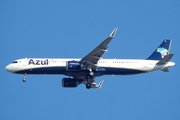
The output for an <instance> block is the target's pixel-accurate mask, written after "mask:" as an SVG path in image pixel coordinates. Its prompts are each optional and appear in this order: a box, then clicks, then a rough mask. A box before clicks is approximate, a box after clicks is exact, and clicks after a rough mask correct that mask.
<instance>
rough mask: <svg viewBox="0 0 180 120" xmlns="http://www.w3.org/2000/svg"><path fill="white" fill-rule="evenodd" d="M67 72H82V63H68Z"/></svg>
mask: <svg viewBox="0 0 180 120" xmlns="http://www.w3.org/2000/svg"><path fill="white" fill-rule="evenodd" d="M66 70H68V71H80V70H81V63H80V62H78V61H67V63H66Z"/></svg>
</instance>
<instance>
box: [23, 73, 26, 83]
mask: <svg viewBox="0 0 180 120" xmlns="http://www.w3.org/2000/svg"><path fill="white" fill-rule="evenodd" d="M26 75H27V74H26V73H24V78H23V82H26Z"/></svg>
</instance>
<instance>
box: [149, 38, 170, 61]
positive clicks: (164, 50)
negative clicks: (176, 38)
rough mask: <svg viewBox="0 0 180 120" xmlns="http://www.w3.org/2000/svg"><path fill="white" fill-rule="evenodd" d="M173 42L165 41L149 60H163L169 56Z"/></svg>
mask: <svg viewBox="0 0 180 120" xmlns="http://www.w3.org/2000/svg"><path fill="white" fill-rule="evenodd" d="M171 42H172V40H164V41H163V42H162V43H161V44H160V46H159V47H158V48H157V49H156V50H155V51H154V52H153V53H152V55H150V56H149V57H148V58H147V60H161V59H163V58H164V57H165V56H167V55H169V51H170V46H171Z"/></svg>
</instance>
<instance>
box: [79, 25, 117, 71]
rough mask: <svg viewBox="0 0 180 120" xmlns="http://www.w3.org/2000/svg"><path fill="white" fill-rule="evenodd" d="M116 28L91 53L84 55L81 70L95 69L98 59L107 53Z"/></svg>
mask: <svg viewBox="0 0 180 120" xmlns="http://www.w3.org/2000/svg"><path fill="white" fill-rule="evenodd" d="M116 31H117V28H115V29H114V30H113V32H112V33H111V34H110V36H109V37H108V38H107V39H106V40H104V41H103V42H102V43H101V44H99V45H98V46H97V47H96V48H95V49H94V50H93V51H91V52H90V53H89V54H88V55H86V56H85V57H84V58H83V59H81V63H82V69H86V68H88V67H90V69H93V70H95V69H96V68H97V63H98V61H99V59H100V58H101V57H102V56H103V54H104V53H105V52H107V48H108V47H107V45H108V44H109V42H110V41H111V40H112V38H113V37H114V35H115V33H116Z"/></svg>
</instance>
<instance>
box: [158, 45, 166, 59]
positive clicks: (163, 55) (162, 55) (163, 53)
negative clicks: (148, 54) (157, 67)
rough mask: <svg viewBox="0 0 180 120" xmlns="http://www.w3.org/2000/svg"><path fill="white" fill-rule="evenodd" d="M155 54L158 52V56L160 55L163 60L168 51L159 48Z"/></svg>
mask: <svg viewBox="0 0 180 120" xmlns="http://www.w3.org/2000/svg"><path fill="white" fill-rule="evenodd" d="M157 52H160V54H161V58H164V57H165V56H166V55H167V54H168V50H167V49H165V48H164V47H162V48H161V47H159V48H158V49H157Z"/></svg>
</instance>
